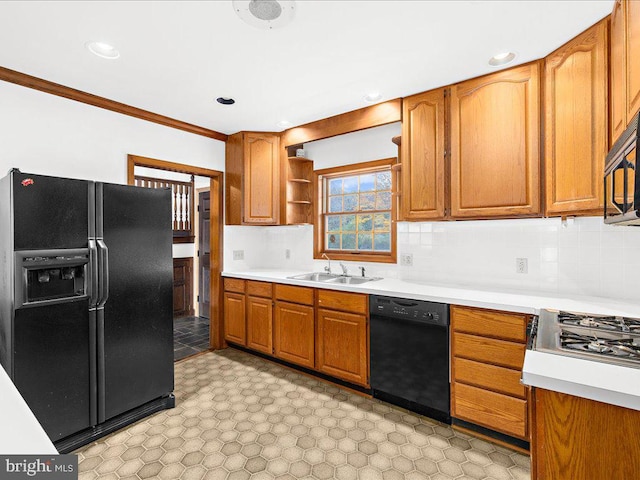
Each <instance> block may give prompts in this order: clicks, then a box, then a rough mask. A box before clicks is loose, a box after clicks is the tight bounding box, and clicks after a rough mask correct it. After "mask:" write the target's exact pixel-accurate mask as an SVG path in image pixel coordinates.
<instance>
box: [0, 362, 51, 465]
mask: <svg viewBox="0 0 640 480" xmlns="http://www.w3.org/2000/svg"><path fill="white" fill-rule="evenodd" d="M0 425H1V427H0V455H14V454H15V455H48V454H54V455H55V454H57V453H58V451H57V450H56V448H55V447H54V446H53V443H51V440H49V437H48V436H47V434H46V433H45V432H44V430H43V429H42V426H40V423H38V420H36V417H35V416H34V415H33V413H32V412H31V410H30V409H29V407H28V406H27V404H26V402H25V401H24V399H23V398H22V395H20V393H19V392H18V389H17V388H16V387H15V385H14V384H13V382H12V381H11V379H10V378H9V375H7V372H5V371H4V368H2V367H0Z"/></svg>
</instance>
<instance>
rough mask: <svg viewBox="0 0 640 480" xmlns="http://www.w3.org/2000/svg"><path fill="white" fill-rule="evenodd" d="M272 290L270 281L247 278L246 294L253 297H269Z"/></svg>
mask: <svg viewBox="0 0 640 480" xmlns="http://www.w3.org/2000/svg"><path fill="white" fill-rule="evenodd" d="M272 292H273V284H272V283H269V282H256V281H254V280H247V295H251V296H254V297H265V298H271V295H272Z"/></svg>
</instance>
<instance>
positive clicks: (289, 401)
mask: <svg viewBox="0 0 640 480" xmlns="http://www.w3.org/2000/svg"><path fill="white" fill-rule="evenodd" d="M175 372H176V373H175V378H176V387H175V393H176V403H177V406H176V408H174V409H172V410H165V411H163V412H159V413H156V414H155V415H153V416H151V417H149V418H147V419H145V420H142V421H140V422H138V423H136V424H134V425H131V426H129V427H128V428H125V429H123V430H120V431H119V432H116V433H114V434H111V435H110V436H108V437H105V438H103V439H101V440H99V441H97V442H94V443H92V444H90V445H87V446H86V447H83V448H82V449H80V450H78V451H77V452H76V453H77V454H78V457H79V458H78V461H79V470H80V477H79V478H80V480H89V479H95V478H99V479H105V480H106V479H110V480H111V479H113V480H117V479H125V478H126V479H138V478H140V479H144V478H161V479H163V480H174V479H184V480H200V479H206V480H214V479H218V480H223V479H225V480H247V479H251V480H273V479H277V480H290V479H296V478H305V479H331V478H336V479H339V480H357V479H360V480H375V479H382V480H403V479H406V480H414V479H415V480H417V479H431V480H445V479H454V478H455V479H495V480H502V479H504V480H507V479H529V477H530V474H529V468H530V465H529V457H527V456H524V455H520V454H518V453H515V452H513V451H511V450H508V449H506V448H502V447H498V446H496V445H493V444H491V443H488V442H485V441H483V440H479V439H476V438H473V437H470V436H468V435H464V434H461V433H459V432H455V431H453V430H452V429H451V428H450V427H448V426H443V425H441V424H438V423H435V422H432V421H431V420H429V419H427V418H425V417H421V416H419V415H415V414H412V413H409V412H407V411H405V410H402V409H398V408H395V407H393V406H390V405H388V404H386V403H382V402H379V401H377V400H371V399H368V398H364V397H362V396H359V395H355V394H351V393H349V392H346V391H344V390H341V389H340V388H337V387H335V386H333V385H331V384H328V383H325V382H321V381H319V380H315V379H313V378H311V377H308V376H306V375H301V374H298V373H296V372H294V371H291V370H289V369H286V368H283V367H280V366H279V365H276V364H274V363H272V362H268V361H265V360H263V359H260V358H258V357H254V356H252V355H249V354H247V353H244V352H240V351H237V350H233V349H226V350H223V351H218V352H211V353H206V354H203V355H199V356H196V357H193V358H190V359H187V360H184V361H182V362H179V363H177V364H176V368H175Z"/></svg>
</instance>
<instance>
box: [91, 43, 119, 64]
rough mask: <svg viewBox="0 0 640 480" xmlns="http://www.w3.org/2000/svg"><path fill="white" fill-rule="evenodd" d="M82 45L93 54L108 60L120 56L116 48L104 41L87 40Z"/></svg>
mask: <svg viewBox="0 0 640 480" xmlns="http://www.w3.org/2000/svg"><path fill="white" fill-rule="evenodd" d="M84 46H85V47H87V49H88V50H89V51H90V52H91V53H93V54H94V55H97V56H99V57H102V58H106V59H108V60H115V59H116V58H119V57H120V52H119V51H118V50H116V47H114V46H113V45H109V44H108V43H105V42H87V43H85V44H84Z"/></svg>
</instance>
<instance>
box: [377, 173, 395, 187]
mask: <svg viewBox="0 0 640 480" xmlns="http://www.w3.org/2000/svg"><path fill="white" fill-rule="evenodd" d="M376 190H391V172H381V173H377V174H376Z"/></svg>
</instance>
